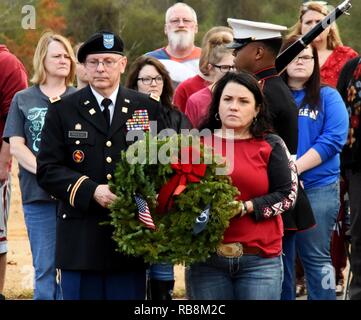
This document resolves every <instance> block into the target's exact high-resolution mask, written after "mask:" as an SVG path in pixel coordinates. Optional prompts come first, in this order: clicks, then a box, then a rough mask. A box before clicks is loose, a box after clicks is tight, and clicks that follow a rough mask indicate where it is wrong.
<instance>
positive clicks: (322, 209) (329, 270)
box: [282, 181, 340, 300]
mask: <svg viewBox="0 0 361 320" xmlns="http://www.w3.org/2000/svg"><path fill="white" fill-rule="evenodd" d="M305 192H306V194H307V197H308V199H309V200H310V204H311V207H312V210H313V213H314V215H315V220H316V226H315V227H313V228H311V229H309V230H305V231H301V232H297V233H296V234H295V236H294V237H292V236H290V237H288V238H284V248H283V250H284V254H285V256H286V259H284V262H285V263H288V262H286V261H291V260H293V265H292V267H294V257H295V250H297V252H298V254H299V257H300V259H301V262H302V265H303V268H304V270H305V277H306V283H307V291H308V299H309V300H335V299H336V293H335V272H334V269H333V266H332V261H331V254H330V244H331V235H332V230H333V228H334V226H335V223H336V218H337V214H338V211H339V207H340V200H339V199H340V197H339V193H340V190H339V181H336V182H335V183H332V184H330V185H327V186H323V187H317V188H312V189H308V190H305ZM292 257H293V258H292ZM289 263H291V262H289ZM292 267H291V266H287V267H285V269H290V268H292ZM283 288H284V289H285V293H284V295H282V298H284V299H292V298H293V296H292V295H287V291H288V290H291V289H289V288H295V277H294V274H293V277H292V273H290V272H289V273H287V274H285V280H284V284H283ZM287 288H288V289H287Z"/></svg>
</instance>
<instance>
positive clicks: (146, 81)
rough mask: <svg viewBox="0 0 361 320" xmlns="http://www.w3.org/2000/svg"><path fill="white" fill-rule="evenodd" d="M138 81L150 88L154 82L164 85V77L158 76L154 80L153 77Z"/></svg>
mask: <svg viewBox="0 0 361 320" xmlns="http://www.w3.org/2000/svg"><path fill="white" fill-rule="evenodd" d="M137 80H138V81H142V83H143V84H144V85H145V86H150V85H151V84H152V82H153V81H155V83H156V84H162V83H163V77H162V76H156V77H154V78H152V77H144V78H138V79H137Z"/></svg>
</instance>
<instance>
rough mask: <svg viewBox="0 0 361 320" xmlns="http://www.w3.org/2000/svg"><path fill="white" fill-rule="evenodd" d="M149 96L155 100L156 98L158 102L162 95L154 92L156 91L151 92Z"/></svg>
mask: <svg viewBox="0 0 361 320" xmlns="http://www.w3.org/2000/svg"><path fill="white" fill-rule="evenodd" d="M149 98H151V99H153V100H155V101H157V102H159V101H160V97H159V96H157V95H156V94H154V93H151V94H150V95H149Z"/></svg>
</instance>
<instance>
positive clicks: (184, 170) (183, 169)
mask: <svg viewBox="0 0 361 320" xmlns="http://www.w3.org/2000/svg"><path fill="white" fill-rule="evenodd" d="M187 153H188V158H187V159H189V160H188V161H187V162H200V160H201V159H200V152H199V150H195V149H193V148H192V147H187V148H183V149H182V150H181V154H182V155H186V154H187ZM182 159H183V157H181V160H182ZM171 168H172V169H173V170H174V171H175V172H176V173H175V175H174V176H173V177H172V178H171V179H170V180H169V181H168V182H167V183H166V184H165V185H164V186H163V187H162V189H161V190H160V191H159V196H158V207H157V213H160V214H164V213H166V212H167V211H168V210H169V209H170V208H171V207H172V204H173V196H178V195H180V194H181V193H182V192H183V191H184V189H185V188H186V187H187V184H188V183H196V182H199V181H201V178H202V177H204V175H205V173H206V169H207V166H206V165H205V164H204V163H198V164H193V163H182V161H180V160H179V159H178V162H177V163H172V164H171Z"/></svg>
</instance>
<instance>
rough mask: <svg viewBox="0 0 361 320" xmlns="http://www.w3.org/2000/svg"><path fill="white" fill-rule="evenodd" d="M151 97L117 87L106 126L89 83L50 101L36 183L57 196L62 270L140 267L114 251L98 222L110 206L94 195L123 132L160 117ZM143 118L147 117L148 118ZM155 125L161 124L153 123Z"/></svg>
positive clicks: (108, 173) (111, 166)
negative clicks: (55, 100)
mask: <svg viewBox="0 0 361 320" xmlns="http://www.w3.org/2000/svg"><path fill="white" fill-rule="evenodd" d="M160 110H161V105H160V104H159V103H158V102H157V101H155V100H154V99H152V98H151V97H149V96H147V95H144V94H141V93H138V92H136V91H134V90H130V89H126V88H124V87H122V86H120V87H119V92H118V95H117V100H116V105H115V109H114V115H113V119H112V123H111V127H110V128H109V130H108V128H107V124H106V121H105V118H104V116H103V114H102V112H101V109H100V107H99V106H98V103H97V100H96V99H95V97H94V95H93V94H92V92H91V89H90V87H89V86H88V87H86V88H84V89H82V90H79V91H77V92H75V93H74V94H71V95H69V96H66V97H64V98H63V99H61V100H60V101H57V102H55V103H53V104H52V105H51V106H50V107H49V110H48V113H47V115H46V119H45V124H44V128H43V131H42V141H41V145H40V152H39V155H38V157H37V165H38V166H37V179H38V183H39V185H40V186H41V187H42V188H44V189H45V190H46V191H48V192H49V193H50V194H51V195H52V196H54V197H55V198H57V199H59V200H60V204H59V208H58V213H57V240H56V242H57V243H56V266H57V268H60V269H63V270H77V271H81V270H91V271H101V270H114V271H115V270H116V271H132V270H133V271H134V270H143V269H144V268H145V267H146V265H145V264H144V263H143V260H142V259H140V258H134V257H129V256H125V255H123V254H121V253H119V252H117V251H116V245H115V242H114V240H112V232H113V229H112V227H111V226H110V225H101V223H102V222H104V221H108V220H109V217H108V216H109V210H108V209H105V208H103V207H101V206H100V205H99V204H98V203H97V202H96V201H95V200H94V199H93V194H94V192H95V189H96V188H97V186H98V185H99V184H107V183H108V181H109V180H111V179H112V176H113V173H114V171H115V165H116V163H117V162H118V160H119V159H120V153H121V150H125V149H127V147H128V145H129V144H131V142H127V141H126V134H127V132H128V130H131V129H132V128H133V129H134V128H138V129H139V128H144V127H146V126H147V123H148V120H149V121H152V120H153V121H154V120H157V119H158V117H159V113H160ZM147 118H148V119H147ZM158 125H159V129H162V128H163V124H162V123H158Z"/></svg>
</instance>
